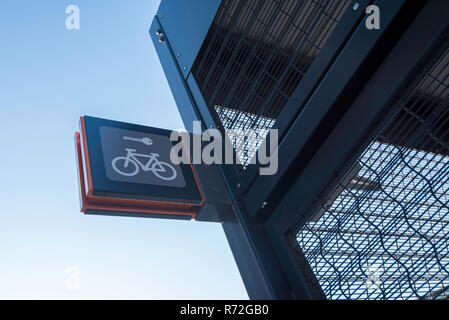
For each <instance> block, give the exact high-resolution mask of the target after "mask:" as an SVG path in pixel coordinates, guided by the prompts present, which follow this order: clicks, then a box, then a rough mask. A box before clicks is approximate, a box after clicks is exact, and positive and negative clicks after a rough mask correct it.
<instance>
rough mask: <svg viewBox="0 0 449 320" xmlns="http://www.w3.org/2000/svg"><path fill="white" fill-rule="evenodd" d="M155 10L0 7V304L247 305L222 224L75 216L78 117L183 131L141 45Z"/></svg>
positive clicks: (151, 0) (97, 4)
mask: <svg viewBox="0 0 449 320" xmlns="http://www.w3.org/2000/svg"><path fill="white" fill-rule="evenodd" d="M70 4H75V5H78V6H79V8H80V11H81V29H80V30H77V31H73V30H72V31H70V30H67V29H66V28H65V19H66V16H67V15H66V13H65V8H66V7H67V6H68V5H70ZM158 6H159V1H158V0H132V1H125V0H71V1H65V0H42V1H32V0H27V1H25V0H0V110H1V129H0V133H1V134H0V146H1V157H0V178H1V180H0V181H1V185H0V200H1V201H0V204H1V207H0V298H3V299H5V298H32V299H50V298H61V299H76V298H86V299H115V298H123V299H141V298H145V299H201V298H206V299H246V298H247V294H246V291H245V289H244V286H243V283H242V281H241V278H240V275H239V273H238V270H237V267H236V265H235V263H234V259H233V257H232V253H231V251H230V249H229V247H228V245H227V242H226V239H225V236H224V234H223V231H222V229H221V226H220V225H218V224H211V223H198V222H184V221H172V220H156V219H138V218H120V217H95V216H83V215H82V214H81V213H80V212H79V203H78V189H77V188H78V186H77V176H76V164H75V152H74V145H73V134H74V132H75V130H77V128H78V120H79V117H80V116H81V115H91V116H97V117H103V118H108V119H112V120H120V121H125V122H132V123H138V124H143V125H149V126H155V127H160V128H167V129H177V128H181V127H182V122H181V118H180V117H179V114H178V111H177V108H176V105H175V102H174V100H173V97H172V95H171V92H170V89H169V87H168V84H167V81H166V79H165V76H164V73H163V71H162V68H161V66H160V64H159V60H158V57H157V55H156V52H155V50H154V48H153V44H152V42H151V40H150V38H149V35H148V29H149V27H150V23H151V21H152V18H153V16H154V14H155V12H156V10H157V7H158ZM71 266H73V267H75V268H77V269H78V270H79V272H80V287H79V289H76V288H75V289H73V288H72V289H70V288H69V287H67V280H68V277H69V274H68V273H67V268H68V267H71Z"/></svg>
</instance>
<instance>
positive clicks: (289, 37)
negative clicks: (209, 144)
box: [192, 0, 351, 168]
mask: <svg viewBox="0 0 449 320" xmlns="http://www.w3.org/2000/svg"><path fill="white" fill-rule="evenodd" d="M350 3H351V1H350V0H345V1H341V0H288V1H285V0H283V1H280V0H277V1H276V0H223V1H222V3H221V6H220V8H219V10H218V13H217V15H216V17H215V19H214V21H213V24H212V26H211V28H210V30H209V32H208V35H207V37H206V39H205V42H204V44H203V46H202V48H201V50H200V53H199V55H198V57H197V59H196V61H195V64H194V67H193V69H192V71H193V74H194V76H195V78H196V80H197V82H198V85H199V87H200V89H201V91H202V94H203V96H204V98H205V100H206V103H207V105H208V107H209V110H210V111H211V113H212V114H213V116H214V117H215V120H216V122H217V123H218V124H219V125H220V128H221V129H233V130H238V131H241V132H245V131H246V130H247V129H253V130H256V131H259V133H258V134H257V135H253V136H251V135H250V136H249V137H247V138H246V139H240V143H238V144H235V145H234V147H235V148H236V149H237V157H238V158H239V159H242V160H243V163H242V164H243V166H242V168H244V167H245V165H246V164H247V163H248V162H249V161H250V160H251V157H248V155H254V154H255V152H256V151H257V147H258V145H260V143H259V141H260V140H263V138H264V137H265V135H266V133H267V132H268V129H270V128H271V127H272V126H273V125H274V122H275V120H276V118H277V117H278V115H279V114H280V112H281V110H282V108H283V107H284V106H285V104H286V103H287V101H288V99H289V98H290V96H291V95H292V93H293V91H294V89H295V88H296V87H297V86H298V84H299V83H300V81H301V79H302V78H303V76H304V75H305V73H306V72H307V70H308V68H309V67H310V65H311V63H312V62H313V60H314V59H315V57H316V56H317V55H318V53H319V52H320V50H321V49H322V48H323V46H324V44H325V43H326V41H327V40H328V38H329V36H330V34H331V33H332V31H333V30H334V28H335V26H336V25H337V23H338V21H339V20H340V18H341V17H342V15H343V14H344V12H345V11H346V9H347V8H348V6H349V4H350ZM231 110H232V111H231ZM244 153H245V154H246V155H244Z"/></svg>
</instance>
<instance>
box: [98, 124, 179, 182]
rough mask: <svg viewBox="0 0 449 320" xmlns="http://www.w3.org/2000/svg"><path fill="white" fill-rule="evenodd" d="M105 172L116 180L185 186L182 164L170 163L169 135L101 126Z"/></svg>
mask: <svg viewBox="0 0 449 320" xmlns="http://www.w3.org/2000/svg"><path fill="white" fill-rule="evenodd" d="M100 135H101V146H102V149H103V155H104V162H105V169H106V175H107V177H108V178H109V179H111V180H114V181H123V182H131V183H141V184H151V185H160V186H169V187H176V188H184V187H185V185H186V183H185V180H184V177H183V174H182V171H181V168H180V167H179V165H174V164H172V163H171V162H170V149H171V147H172V142H171V141H170V139H169V137H166V136H163V135H162V136H161V135H155V134H150V133H146V132H139V131H130V130H124V129H120V128H112V127H101V128H100Z"/></svg>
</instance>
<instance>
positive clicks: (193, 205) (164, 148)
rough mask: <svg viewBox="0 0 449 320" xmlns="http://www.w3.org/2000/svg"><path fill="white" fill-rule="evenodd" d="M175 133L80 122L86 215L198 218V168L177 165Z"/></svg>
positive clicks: (78, 146)
mask: <svg viewBox="0 0 449 320" xmlns="http://www.w3.org/2000/svg"><path fill="white" fill-rule="evenodd" d="M170 134H171V131H169V130H163V129H157V128H151V127H146V126H140V125H135V124H130V123H124V122H118V121H111V120H105V119H100V118H94V117H88V116H85V117H81V119H80V132H77V133H75V146H76V153H77V157H78V161H77V164H78V176H79V188H80V196H81V199H80V202H81V211H82V212H84V213H85V214H100V215H118V216H142V217H164V218H175V219H191V218H195V216H196V212H197V209H198V208H199V207H201V206H202V205H203V204H204V197H203V194H202V191H201V189H200V186H199V183H198V179H197V176H196V173H195V171H194V169H193V166H192V165H191V164H190V163H188V164H183V163H181V164H179V165H178V164H173V163H172V162H171V160H170V151H171V148H172V147H173V145H174V144H175V143H176V142H172V141H170Z"/></svg>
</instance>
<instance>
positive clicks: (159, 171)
mask: <svg viewBox="0 0 449 320" xmlns="http://www.w3.org/2000/svg"><path fill="white" fill-rule="evenodd" d="M123 138H124V139H125V140H134V139H133V138H128V137H123ZM136 141H138V140H136ZM148 141H151V140H150V139H148V140H143V141H142V142H144V143H145V142H148ZM145 144H147V145H150V143H145ZM151 144H152V142H151ZM125 150H126V152H127V153H126V156H119V157H116V158H114V159H113V160H112V168H113V169H114V170H115V171H116V172H117V173H118V174H121V175H122V176H126V177H133V176H136V175H138V174H139V172H140V170H142V171H143V172H149V171H152V172H153V174H154V175H155V176H156V177H158V178H159V179H162V180H165V181H171V180H174V179H176V176H177V172H176V169H175V168H173V166H172V165H170V164H169V163H167V162H164V161H159V160H158V157H159V154H158V153H150V154H139V153H136V151H137V150H135V149H130V148H126V149H125ZM137 157H139V158H146V159H148V162H147V163H146V164H144V163H142V162H140V160H139V159H138V158H137Z"/></svg>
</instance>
